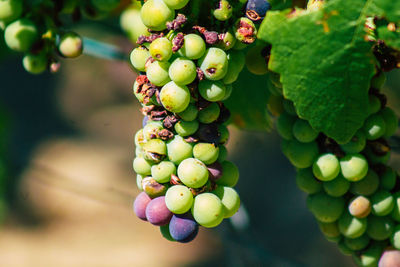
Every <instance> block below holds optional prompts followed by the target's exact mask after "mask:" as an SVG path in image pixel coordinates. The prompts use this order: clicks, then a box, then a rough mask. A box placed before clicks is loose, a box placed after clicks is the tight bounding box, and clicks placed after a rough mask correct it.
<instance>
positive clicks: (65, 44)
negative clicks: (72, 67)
mask: <svg viewBox="0 0 400 267" xmlns="http://www.w3.org/2000/svg"><path fill="white" fill-rule="evenodd" d="M58 51H60V54H61V55H63V56H64V57H67V58H76V57H79V56H80V55H81V54H82V51H83V40H82V38H81V37H80V36H79V35H78V34H77V33H75V32H67V33H65V34H63V35H62V36H61V39H60V43H59V45H58Z"/></svg>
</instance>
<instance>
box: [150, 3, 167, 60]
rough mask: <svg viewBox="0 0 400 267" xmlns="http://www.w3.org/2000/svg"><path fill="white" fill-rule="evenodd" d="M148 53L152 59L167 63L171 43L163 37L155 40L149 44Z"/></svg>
mask: <svg viewBox="0 0 400 267" xmlns="http://www.w3.org/2000/svg"><path fill="white" fill-rule="evenodd" d="M150 1H153V0H150ZM149 52H150V55H151V56H152V57H153V58H154V59H156V60H158V61H167V60H168V59H170V58H171V56H172V44H171V41H170V40H168V39H167V38H165V37H160V38H157V39H155V40H154V41H153V42H151V44H150V47H149Z"/></svg>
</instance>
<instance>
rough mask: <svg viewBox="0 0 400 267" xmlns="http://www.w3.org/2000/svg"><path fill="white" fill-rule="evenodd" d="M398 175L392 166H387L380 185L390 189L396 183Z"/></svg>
mask: <svg viewBox="0 0 400 267" xmlns="http://www.w3.org/2000/svg"><path fill="white" fill-rule="evenodd" d="M396 180H397V176H396V173H395V172H394V171H393V169H392V168H390V167H386V171H385V172H384V173H383V175H382V176H381V180H380V186H381V188H383V189H385V190H387V191H390V190H392V189H393V187H394V186H395V185H396Z"/></svg>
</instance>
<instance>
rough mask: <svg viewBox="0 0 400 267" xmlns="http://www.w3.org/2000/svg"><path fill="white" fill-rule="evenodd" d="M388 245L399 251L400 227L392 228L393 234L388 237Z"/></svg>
mask: <svg viewBox="0 0 400 267" xmlns="http://www.w3.org/2000/svg"><path fill="white" fill-rule="evenodd" d="M390 243H391V244H392V246H393V247H394V248H396V249H400V225H396V227H394V229H393V232H392V234H391V236H390ZM399 258H400V257H399ZM388 266H389V265H388Z"/></svg>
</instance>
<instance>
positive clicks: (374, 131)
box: [363, 114, 386, 140]
mask: <svg viewBox="0 0 400 267" xmlns="http://www.w3.org/2000/svg"><path fill="white" fill-rule="evenodd" d="M363 129H364V132H365V134H366V136H367V139H368V140H376V139H378V138H380V137H382V136H383V135H384V134H385V132H386V124H385V121H384V120H383V118H382V116H380V115H379V114H374V115H371V116H369V117H368V118H367V120H366V121H365V123H364V126H363Z"/></svg>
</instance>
